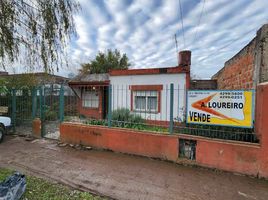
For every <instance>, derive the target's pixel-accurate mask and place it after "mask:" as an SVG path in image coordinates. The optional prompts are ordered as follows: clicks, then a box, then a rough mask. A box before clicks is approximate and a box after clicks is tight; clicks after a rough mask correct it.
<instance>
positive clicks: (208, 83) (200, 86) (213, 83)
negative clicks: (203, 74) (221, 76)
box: [190, 79, 217, 90]
mask: <svg viewBox="0 0 268 200" xmlns="http://www.w3.org/2000/svg"><path fill="white" fill-rule="evenodd" d="M216 89H217V80H199V79H193V80H191V83H190V90H216Z"/></svg>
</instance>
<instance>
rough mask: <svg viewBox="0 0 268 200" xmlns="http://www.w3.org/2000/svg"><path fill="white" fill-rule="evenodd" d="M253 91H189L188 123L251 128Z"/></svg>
mask: <svg viewBox="0 0 268 200" xmlns="http://www.w3.org/2000/svg"><path fill="white" fill-rule="evenodd" d="M253 94H254V92H253V90H230V91H227V90H209V91H205V90H189V91H188V92H187V116H186V121H187V123H192V124H207V125H222V126H235V127H245V128H251V127H252V126H253V120H254V115H253V113H254V108H253V102H254V101H253V97H254V96H253Z"/></svg>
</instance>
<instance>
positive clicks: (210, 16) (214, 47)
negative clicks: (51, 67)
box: [60, 0, 268, 78]
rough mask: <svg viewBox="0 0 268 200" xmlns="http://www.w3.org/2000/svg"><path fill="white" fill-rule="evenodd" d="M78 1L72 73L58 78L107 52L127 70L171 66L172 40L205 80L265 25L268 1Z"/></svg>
mask: <svg viewBox="0 0 268 200" xmlns="http://www.w3.org/2000/svg"><path fill="white" fill-rule="evenodd" d="M79 1H80V4H81V7H82V11H81V13H79V15H76V16H75V21H76V26H77V36H76V37H74V38H73V39H72V41H71V45H70V47H69V48H70V57H69V58H70V60H69V62H70V63H71V65H70V66H71V67H70V69H67V70H66V69H62V70H61V72H60V73H66V71H67V72H70V71H72V72H76V70H77V67H79V64H80V63H84V62H87V61H89V60H91V59H93V58H94V57H95V55H96V54H97V52H98V51H104V50H106V49H108V48H110V49H115V48H117V49H119V50H120V51H121V52H125V53H126V54H127V56H128V57H129V58H130V62H131V68H153V67H169V66H176V65H177V56H176V48H175V41H174V34H176V35H177V41H178V50H179V51H180V50H184V49H187V50H191V51H192V73H193V74H194V75H196V76H197V77H199V78H210V77H211V76H212V75H213V74H214V73H216V72H217V71H218V70H219V69H220V68H222V66H223V65H224V62H225V61H226V60H228V59H229V58H231V57H232V56H233V55H235V54H236V53H237V52H238V51H239V50H240V49H241V48H243V47H244V46H245V45H246V44H247V43H248V42H250V40H251V39H252V38H253V37H254V36H255V34H256V31H257V30H258V29H259V28H260V27H261V26H262V25H263V24H264V23H267V22H268V11H267V8H268V1H267V0H205V1H204V0H181V6H180V1H179V0H79ZM180 7H181V11H182V13H180ZM181 15H182V19H183V20H182V21H181ZM182 22H183V27H184V31H183V29H182ZM183 35H184V37H183Z"/></svg>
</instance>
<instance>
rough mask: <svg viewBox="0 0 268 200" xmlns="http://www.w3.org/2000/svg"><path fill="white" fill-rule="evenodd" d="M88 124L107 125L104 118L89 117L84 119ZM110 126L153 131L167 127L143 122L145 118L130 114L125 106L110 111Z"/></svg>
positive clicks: (163, 129) (161, 130)
mask: <svg viewBox="0 0 268 200" xmlns="http://www.w3.org/2000/svg"><path fill="white" fill-rule="evenodd" d="M86 124H89V125H100V126H107V125H108V123H107V121H106V120H96V119H89V120H87V121H86ZM112 126H113V127H120V128H130V129H136V130H145V131H154V132H162V133H163V132H167V131H168V129H167V128H163V127H156V126H151V125H147V124H145V120H144V119H143V118H142V117H141V116H139V115H135V114H132V113H131V112H130V110H129V109H127V108H120V109H117V110H114V111H113V112H112Z"/></svg>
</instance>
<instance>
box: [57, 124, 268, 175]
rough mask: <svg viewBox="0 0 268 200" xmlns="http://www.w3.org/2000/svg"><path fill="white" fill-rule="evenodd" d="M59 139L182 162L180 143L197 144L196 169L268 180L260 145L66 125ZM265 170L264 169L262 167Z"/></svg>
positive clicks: (267, 169) (62, 128) (267, 170)
mask: <svg viewBox="0 0 268 200" xmlns="http://www.w3.org/2000/svg"><path fill="white" fill-rule="evenodd" d="M60 133H61V135H60V139H61V141H62V142H65V143H71V144H82V145H89V146H92V147H95V148H101V149H108V150H112V151H116V152H122V153H128V154H134V155H141V156H148V157H153V158H161V159H164V160H169V161H174V162H180V160H178V159H179V139H191V140H195V141H196V142H197V146H196V161H195V162H194V163H195V164H197V165H200V166H205V167H210V168H217V169H221V170H225V171H231V172H237V173H241V174H247V175H253V176H261V177H268V176H267V174H268V168H266V167H265V166H264V164H263V163H264V162H263V159H262V158H263V157H262V151H261V150H262V149H261V147H260V145H259V144H250V143H244V142H232V141H224V140H217V139H206V138H203V137H197V136H189V135H161V134H153V133H150V132H142V131H135V130H129V129H119V128H108V127H101V126H88V125H82V124H73V123H63V124H62V125H61V127H60ZM263 166H264V167H263Z"/></svg>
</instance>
